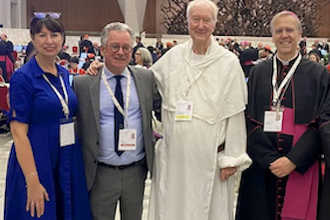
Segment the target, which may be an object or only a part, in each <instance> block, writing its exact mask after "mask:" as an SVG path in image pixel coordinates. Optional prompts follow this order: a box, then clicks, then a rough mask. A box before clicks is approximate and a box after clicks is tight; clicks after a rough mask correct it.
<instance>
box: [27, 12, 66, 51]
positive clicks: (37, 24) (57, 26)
mask: <svg viewBox="0 0 330 220" xmlns="http://www.w3.org/2000/svg"><path fill="white" fill-rule="evenodd" d="M43 26H45V27H46V28H47V29H48V30H50V31H52V32H58V33H61V34H62V36H63V39H64V41H63V45H64V43H65V30H64V26H63V24H62V22H61V21H60V19H53V18H51V17H50V16H49V15H46V17H45V18H42V19H39V18H37V17H36V16H33V18H32V20H31V24H30V34H31V35H32V36H34V35H35V34H38V33H40V32H41V29H42V27H43Z"/></svg>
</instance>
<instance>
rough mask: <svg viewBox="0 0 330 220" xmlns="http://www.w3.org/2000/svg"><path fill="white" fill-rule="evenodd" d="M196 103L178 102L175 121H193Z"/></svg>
mask: <svg viewBox="0 0 330 220" xmlns="http://www.w3.org/2000/svg"><path fill="white" fill-rule="evenodd" d="M193 107H194V103H193V102H192V101H178V102H177V105H176V110H175V121H191V120H192V113H193Z"/></svg>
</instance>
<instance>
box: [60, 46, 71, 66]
mask: <svg viewBox="0 0 330 220" xmlns="http://www.w3.org/2000/svg"><path fill="white" fill-rule="evenodd" d="M67 49H68V47H67V46H65V45H64V46H63V47H62V50H61V51H60V52H59V53H58V55H57V56H59V57H60V58H61V60H66V61H67V62H70V59H71V56H70V55H69V54H68V53H67V52H66V50H67Z"/></svg>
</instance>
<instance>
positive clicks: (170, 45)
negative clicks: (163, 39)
mask: <svg viewBox="0 0 330 220" xmlns="http://www.w3.org/2000/svg"><path fill="white" fill-rule="evenodd" d="M171 48H172V43H171V42H167V43H166V48H164V49H163V50H162V52H161V56H163V55H164V54H165V53H166V52H167V51H169V50H170V49H171Z"/></svg>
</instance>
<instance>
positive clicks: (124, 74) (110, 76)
mask: <svg viewBox="0 0 330 220" xmlns="http://www.w3.org/2000/svg"><path fill="white" fill-rule="evenodd" d="M127 71H128V70H127V67H125V69H124V71H123V72H122V73H121V74H119V75H122V76H124V77H127ZM104 74H105V78H106V79H107V80H109V79H111V78H113V77H115V76H116V74H113V73H112V72H111V71H110V70H109V69H108V68H107V67H106V66H105V65H104Z"/></svg>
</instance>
